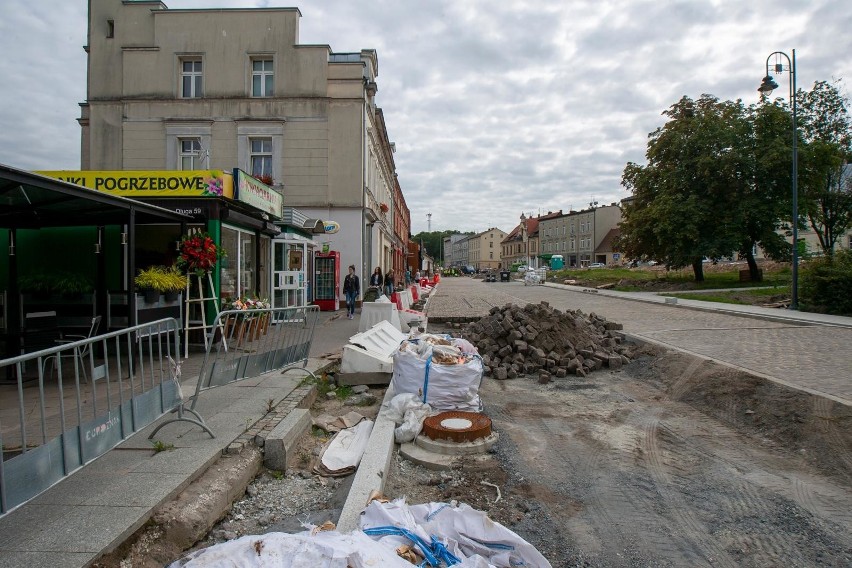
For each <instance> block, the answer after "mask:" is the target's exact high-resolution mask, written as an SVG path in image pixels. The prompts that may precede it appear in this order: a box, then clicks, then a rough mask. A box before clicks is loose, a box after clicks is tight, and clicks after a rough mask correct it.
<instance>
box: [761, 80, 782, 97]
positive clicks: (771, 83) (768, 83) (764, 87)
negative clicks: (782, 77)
mask: <svg viewBox="0 0 852 568" xmlns="http://www.w3.org/2000/svg"><path fill="white" fill-rule="evenodd" d="M777 88H778V83H776V82H775V79H773V78H772V77H771V76H769V75H767V76H766V77H764V78H763V82H762V83H761V84H760V86H759V87H758V88H757V91H758V92H760V93H763V94H764V95H767V96H769V95H771V94H772V91H774V90H775V89H777Z"/></svg>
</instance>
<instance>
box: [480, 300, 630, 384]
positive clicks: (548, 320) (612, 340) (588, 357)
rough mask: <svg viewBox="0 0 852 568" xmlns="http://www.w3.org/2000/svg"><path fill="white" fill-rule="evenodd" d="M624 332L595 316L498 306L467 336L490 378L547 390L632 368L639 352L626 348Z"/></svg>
mask: <svg viewBox="0 0 852 568" xmlns="http://www.w3.org/2000/svg"><path fill="white" fill-rule="evenodd" d="M622 329H623V326H622V325H621V324H620V323H616V322H612V321H609V320H607V319H605V318H603V317H600V316H598V315H596V314H595V313H590V314H588V315H587V314H585V313H583V312H582V311H580V310H566V311H564V312H562V311H560V310H558V309H555V308H552V307H551V306H550V305H549V304H548V303H547V302H541V303H539V304H527V305H526V306H524V307H520V306H517V305H515V304H507V305H505V306H503V307H499V306H495V307H493V308H491V311H490V313H489V315H487V316H485V317H484V318H482V319H480V320H479V321H476V322H473V323H471V324H469V325H468V326H467V328H466V329H465V332H464V336H465V338H466V339H467V340H468V341H470V342H471V343H472V344H473V345H474V346H476V348H477V349H478V350H479V353H480V355H481V356H482V362H483V364H484V367H485V368H484V371H485V374H486V375H488V376H491V377H492V378H495V379H498V380H506V379H513V378H516V377H518V376H520V375H533V376H535V377H536V378H537V379H538V381H539V382H540V383H542V384H546V383H548V382H550V381H551V380H552V379H553V378H554V377H555V378H564V377H567V376H568V375H575V376H580V377H585V376H586V375H588V373H591V372H593V371H597V370H599V369H602V368H604V367H606V368H608V369H613V370H615V369H619V368H621V367H622V366H623V365H626V364H627V363H629V362H630V360H631V359H633V357H634V349H635V348H634V347H633V346H631V345H627V344H625V343H623V342H622V336H621V334H620V333H618V332H619V331H620V330H622Z"/></svg>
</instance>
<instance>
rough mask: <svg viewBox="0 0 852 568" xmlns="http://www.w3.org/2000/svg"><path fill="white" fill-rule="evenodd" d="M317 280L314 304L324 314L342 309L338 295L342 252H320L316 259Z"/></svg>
mask: <svg viewBox="0 0 852 568" xmlns="http://www.w3.org/2000/svg"><path fill="white" fill-rule="evenodd" d="M314 270H315V271H316V279H315V284H314V304H316V305H318V306H319V309H320V310H322V311H324V312H332V311H337V310H339V309H340V300H339V299H338V293H339V291H340V251H336V250H331V251H328V252H318V253H316V256H315V257H314Z"/></svg>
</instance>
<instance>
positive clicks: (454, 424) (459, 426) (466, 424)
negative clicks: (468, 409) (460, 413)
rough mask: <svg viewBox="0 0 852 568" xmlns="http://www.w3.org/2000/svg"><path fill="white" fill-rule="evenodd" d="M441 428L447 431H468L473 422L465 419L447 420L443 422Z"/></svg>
mask: <svg viewBox="0 0 852 568" xmlns="http://www.w3.org/2000/svg"><path fill="white" fill-rule="evenodd" d="M441 426H443V427H444V428H446V429H447V430H467V429H468V428H470V427H471V426H473V422H471V421H470V420H467V419H465V418H447V419H446V420H441Z"/></svg>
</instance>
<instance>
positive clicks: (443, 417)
mask: <svg viewBox="0 0 852 568" xmlns="http://www.w3.org/2000/svg"><path fill="white" fill-rule="evenodd" d="M423 434H424V435H425V436H426V437H427V438H429V439H431V440H450V441H452V442H473V441H474V440H478V439H480V438H487V437H488V436H490V435H491V419H490V418H488V417H487V416H485V415H483V414H479V413H476V412H464V411H461V410H450V411H448V412H442V413H440V414H436V415H435V416H430V417H428V418H427V419H426V420H425V421H424V422H423Z"/></svg>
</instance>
